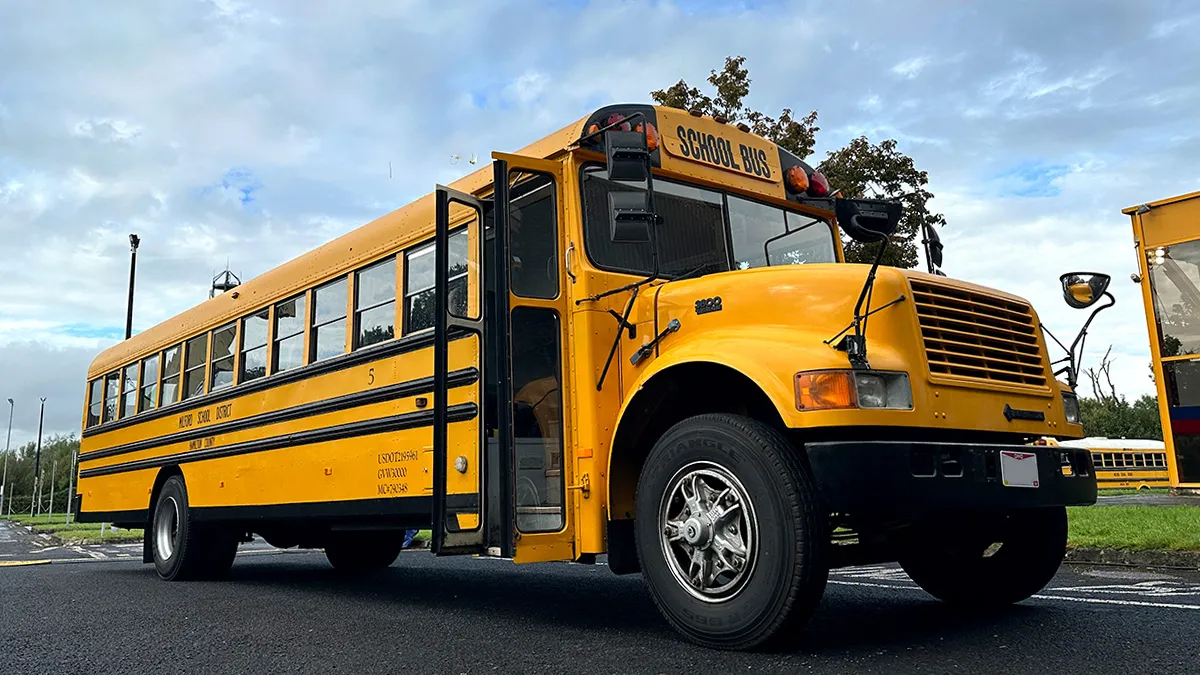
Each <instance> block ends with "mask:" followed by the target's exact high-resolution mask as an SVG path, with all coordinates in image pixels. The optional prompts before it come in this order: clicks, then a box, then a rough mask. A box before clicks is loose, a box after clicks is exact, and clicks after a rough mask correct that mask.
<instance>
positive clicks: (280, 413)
mask: <svg viewBox="0 0 1200 675" xmlns="http://www.w3.org/2000/svg"><path fill="white" fill-rule="evenodd" d="M478 379H479V369H478V368H464V369H462V370H456V371H454V372H452V373H450V375H449V377H448V381H449V383H450V386H451V387H461V386H465V385H469V384H474V383H475V382H476V380H478ZM431 392H433V377H432V376H431V377H422V378H419V379H416V380H409V381H407V382H401V383H399V384H392V385H388V386H386V387H379V388H377V389H367V390H365V391H358V392H354V393H353V394H346V395H345V396H338V397H336V398H330V399H325V400H323V401H313V402H311V403H303V404H301V405H298V406H293V407H291V408H283V409H282V410H273V411H271V412H265V413H260V414H258V415H251V416H249V417H243V418H241V419H235V420H230V421H228V422H220V423H218V424H211V425H208V426H204V427H200V428H197V429H188V430H187V431H180V432H176V433H173V434H167V435H166V436H159V437H157V438H147V439H145V440H141V441H134V442H133V443H126V444H125V445H116V446H113V447H111V448H104V449H103V450H94V451H92V452H85V453H83V454H81V455H80V456H79V461H80V462H88V461H91V460H94V459H102V458H104V457H114V456H116V455H124V454H126V453H130V452H138V451H139V450H150V449H151V448H158V447H162V446H165V445H172V444H174V443H183V442H185V441H192V440H195V439H197V438H204V437H206V436H214V435H216V434H228V433H233V432H235V431H244V430H246V429H253V428H254V427H258V426H266V425H268V424H278V423H280V422H290V421H293V420H298V419H303V418H305V417H312V416H314V415H323V414H325V413H331V412H337V411H339V410H348V409H350V408H357V407H359V406H364V405H371V404H374V403H382V402H384V401H389V400H392V399H398V398H407V397H409V396H418V395H420V394H428V393H431Z"/></svg>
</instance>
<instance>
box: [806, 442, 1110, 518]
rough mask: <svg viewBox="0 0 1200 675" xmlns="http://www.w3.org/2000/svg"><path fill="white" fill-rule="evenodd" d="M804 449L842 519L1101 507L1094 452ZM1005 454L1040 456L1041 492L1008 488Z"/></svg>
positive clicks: (946, 446) (965, 446) (984, 447)
mask: <svg viewBox="0 0 1200 675" xmlns="http://www.w3.org/2000/svg"><path fill="white" fill-rule="evenodd" d="M804 447H805V450H806V451H807V453H808V460H809V463H810V465H811V466H812V470H813V474H814V475H815V477H816V480H817V487H818V489H819V490H820V493H821V496H822V498H823V499H824V500H825V502H826V504H827V505H828V506H829V507H830V508H831V509H832V510H833V511H836V512H839V513H851V514H863V513H880V514H888V515H893V516H895V515H906V514H907V515H917V514H920V513H923V512H927V511H941V510H964V511H966V510H971V511H994V510H1009V509H1026V508H1038V507H1046V506H1076V505H1087V504H1095V503H1096V477H1095V475H1094V473H1093V471H1092V458H1091V453H1089V452H1088V451H1087V450H1084V449H1078V448H1063V447H1054V446H1038V445H998V444H988V443H927V442H907V441H830V442H821V443H808V444H806V445H805V446H804ZM1002 450H1010V451H1015V452H1025V453H1029V452H1032V453H1034V454H1036V455H1037V462H1038V487H1036V488H1025V487H1008V486H1005V485H1004V483H1003V482H1002V481H1001V476H1000V451H1002ZM1064 461H1065V462H1066V465H1065V466H1064Z"/></svg>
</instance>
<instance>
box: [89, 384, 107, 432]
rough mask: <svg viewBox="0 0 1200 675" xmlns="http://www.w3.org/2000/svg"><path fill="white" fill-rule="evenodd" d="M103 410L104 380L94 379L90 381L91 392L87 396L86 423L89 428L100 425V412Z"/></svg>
mask: <svg viewBox="0 0 1200 675" xmlns="http://www.w3.org/2000/svg"><path fill="white" fill-rule="evenodd" d="M103 408H104V380H102V379H100V378H96V379H94V380H92V385H91V392H90V393H89V394H88V421H87V425H88V426H89V427H94V426H96V425H97V424H100V411H101V410H102V409H103Z"/></svg>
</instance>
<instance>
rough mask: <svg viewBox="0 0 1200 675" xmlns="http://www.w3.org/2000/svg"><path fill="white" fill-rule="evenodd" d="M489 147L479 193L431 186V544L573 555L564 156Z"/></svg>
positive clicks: (524, 554) (446, 550) (536, 555)
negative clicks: (490, 172) (490, 171)
mask: <svg viewBox="0 0 1200 675" xmlns="http://www.w3.org/2000/svg"><path fill="white" fill-rule="evenodd" d="M493 157H494V159H495V160H496V161H495V162H494V163H493V167H494V172H495V188H494V189H495V192H494V194H493V197H492V199H491V200H488V201H487V202H484V201H480V200H477V199H475V198H473V197H471V196H470V195H466V194H463V193H461V192H456V191H454V190H451V189H449V188H445V187H441V186H439V187H438V188H437V191H436V194H435V198H436V214H437V229H436V233H435V238H434V241H435V242H436V243H435V248H436V255H435V258H436V261H435V265H436V267H437V270H436V274H435V280H436V289H437V290H436V292H435V294H434V295H435V297H436V300H435V314H436V320H435V325H434V332H435V338H434V339H435V344H434V364H433V365H434V429H433V464H434V471H433V483H434V490H433V492H434V507H433V516H434V520H433V542H432V549H433V551H434V552H435V553H437V554H439V555H446V554H456V553H477V554H482V555H491V556H499V557H504V558H512V559H514V560H515V561H517V562H538V561H547V560H571V559H574V558H576V557H577V555H576V549H575V517H574V511H575V503H574V500H575V499H577V498H578V495H579V492H580V490H581V489H586V488H584V487H583V486H575V488H574V489H572V487H570V486H572V485H573V482H572V481H573V478H574V476H573V472H572V466H571V462H570V461H569V458H568V457H567V456H566V453H565V448H567V447H570V445H569V443H570V440H571V439H570V438H569V433H570V428H569V425H568V424H566V423H565V421H566V419H567V418H566V414H567V412H568V411H566V410H565V403H566V402H567V401H569V397H567V396H565V395H564V392H566V391H568V390H569V389H568V387H569V383H568V382H567V381H566V373H567V372H568V369H567V368H566V358H565V357H566V353H565V349H564V345H565V344H566V317H567V316H568V312H567V307H566V302H567V301H566V296H567V293H566V291H565V285H564V283H563V278H564V277H565V272H564V268H563V264H564V261H563V259H562V256H561V255H560V253H559V252H560V251H561V250H563V247H562V239H563V237H562V232H561V225H560V223H561V222H562V213H561V211H562V200H561V188H562V165H561V164H559V163H557V162H551V161H546V160H540V159H534V158H529V157H522V156H518V155H506V154H500V153H496V154H494V155H493ZM485 247H486V249H485ZM500 261H507V263H504V262H500ZM470 372H475V373H479V374H481V375H480V377H478V378H476V379H471V378H470V377H469V376H468V375H467V374H468V373H470Z"/></svg>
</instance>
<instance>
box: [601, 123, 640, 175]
mask: <svg viewBox="0 0 1200 675" xmlns="http://www.w3.org/2000/svg"><path fill="white" fill-rule="evenodd" d="M604 154H605V156H606V157H607V159H608V179H609V180H619V181H624V182H629V183H642V182H644V181H645V180H646V178H647V176H648V173H647V172H648V166H649V164H650V150H649V149H647V148H646V137H645V136H644V135H643V134H642V132H640V131H616V130H613V129H610V130H609V131H606V132H605V133H604Z"/></svg>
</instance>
